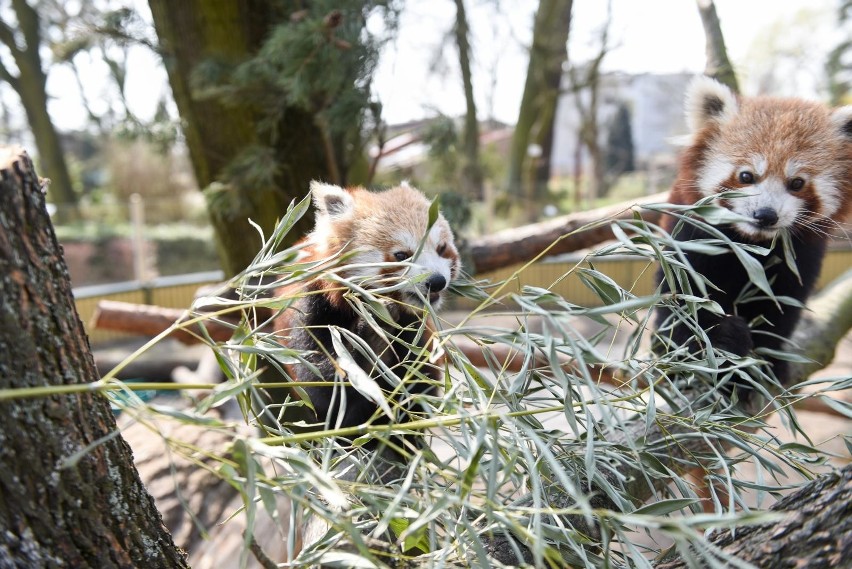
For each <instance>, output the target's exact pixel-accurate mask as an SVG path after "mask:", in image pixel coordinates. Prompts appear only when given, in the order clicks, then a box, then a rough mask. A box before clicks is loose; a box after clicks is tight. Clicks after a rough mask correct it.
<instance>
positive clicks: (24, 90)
mask: <svg viewBox="0 0 852 569" xmlns="http://www.w3.org/2000/svg"><path fill="white" fill-rule="evenodd" d="M12 7H13V8H14V11H15V15H16V16H17V18H18V26H19V28H20V29H21V31H22V33H23V35H24V39H25V40H26V46H25V47H21V46H20V45H18V43H17V42H16V41H15V39H14V36H12V35H11V32H10V31H8V29H6V30H5V31H4V32H3V33H2V34H0V41H2V43H3V44H5V45H6V47H7V48H8V49H9V51H11V52H12V56H13V58H14V60H15V65H17V67H18V76H17V77H13V76H11V74H10V73H9V72H8V71H7V70H6V69H5V68H3V69H2V78H3V79H5V80H6V81H7V82H9V84H10V85H11V86H12V87H13V88H14V89H15V91H16V92H17V93H18V96H19V97H20V98H21V104H22V105H23V107H24V111H25V112H26V115H27V122H28V123H29V125H30V130H32V133H33V138H34V139H35V143H36V148H38V156H39V161H40V162H41V164H42V167H43V168H44V171H45V172H46V174H47V177H48V178H50V186H49V187H48V191H49V192H50V196H51V199H52V201H53V202H54V204H56V206H57V208H58V209H57V213H56V215H57V219H60V220H63V221H65V220H68V221H71V220H75V219H77V218H78V217H79V211H78V209H77V196H76V195H75V193H74V188H73V186H72V184H71V175H70V174H69V173H68V165H67V163H66V162H65V155H64V153H63V152H62V143H61V141H60V139H59V133H57V132H56V128H55V127H54V126H53V122H52V121H51V119H50V114H49V113H48V111H47V90H46V85H47V76H46V75H45V74H44V70H43V69H42V63H41V56H40V54H39V49H40V48H41V29H40V24H39V18H38V13H37V12H36V11H35V9H34V8H33V7H32V6H30V5H29V4H28V3H27V2H26V1H25V0H14V1H13V3H12ZM0 67H2V63H0Z"/></svg>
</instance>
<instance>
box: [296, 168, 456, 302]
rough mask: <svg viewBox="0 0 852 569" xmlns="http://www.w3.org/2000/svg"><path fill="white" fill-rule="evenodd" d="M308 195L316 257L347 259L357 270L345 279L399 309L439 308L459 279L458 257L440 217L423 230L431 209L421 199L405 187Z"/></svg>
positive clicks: (322, 189) (320, 190)
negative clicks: (342, 255)
mask: <svg viewBox="0 0 852 569" xmlns="http://www.w3.org/2000/svg"><path fill="white" fill-rule="evenodd" d="M311 192H312V194H313V199H314V203H315V205H316V209H317V214H316V215H317V217H316V227H315V229H314V231H313V232H311V234H310V235H309V236H308V241H309V243H311V248H312V253H313V254H314V255H315V256H317V257H320V258H322V257H330V256H332V255H334V254H335V253H338V252H343V251H345V252H347V253H352V257H351V259H350V260H349V261H348V263H353V264H355V265H356V266H355V267H352V266H349V267H347V268H346V270H345V275H344V276H346V277H347V278H352V277H355V278H357V279H358V280H360V282H361V286H364V287H367V288H370V289H381V290H383V291H385V292H386V296H388V297H390V298H393V299H395V300H396V301H397V303H398V304H399V305H400V307H402V308H406V307H407V308H410V309H412V310H413V309H415V308H416V307H419V306H422V304H423V300H424V299H428V301H429V302H430V303H431V304H432V306H433V307H437V306H438V305H439V304H440V302H441V299H442V296H443V295H442V293H443V292H444V291H445V290H446V289H447V288H448V286H449V284H450V281H452V279H454V278H456V277H457V276H458V272H459V258H458V251H457V250H456V247H455V244H454V240H453V234H452V231H451V230H450V226H449V224H448V223H447V221H446V219H444V217H443V215H439V216H438V219H437V220H436V221H435V223H434V224H433V225H432V226H431V228H429V227H427V225H428V220H429V207H430V205H431V204H430V203H429V201H428V200H427V199H426V198H425V196H423V194H421V193H420V192H419V191H418V190H416V189H414V188H412V187H410V186H408V185H407V184H403V185H400V186H397V187H395V188H391V189H389V190H385V191H383V192H375V193H374V192H369V191H367V190H365V189H362V188H353V189H347V190H344V189H343V188H339V187H337V186H331V185H328V184H320V183H316V182H315V183H313V184H312V185H311ZM389 263H394V264H395V263H404V264H405V266H402V267H400V266H399V265H390V266H389V265H388V264H389Z"/></svg>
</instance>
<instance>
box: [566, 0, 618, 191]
mask: <svg viewBox="0 0 852 569" xmlns="http://www.w3.org/2000/svg"><path fill="white" fill-rule="evenodd" d="M611 23H612V1H611V0H607V4H606V19H605V20H604V22H603V23H602V24H601V27H600V30H599V34H598V35H599V38H598V42H599V48H598V53H597V54H596V55H595V57H594V58H592V59H591V60H590V61H588V62H587V63H584V64H582V65H572V66H571V67H569V69H568V76H569V77H570V80H571V83H570V85H569V89H570V90H571V91H572V92H573V94H574V96H573V99H574V105H575V106H576V108H577V115H578V116H579V118H580V128H579V130H578V132H577V137H578V142H579V143H580V144H578V148H577V154H576V156H577V160H578V163H577V164H576V165H575V172H576V175H577V178H575V181H576V182H577V183H575V184H574V190H575V191H576V192H577V201H578V203H579V202H580V201H581V200H580V199H579V196H580V195H581V192H580V184H579V175H580V174H585V176H584V178H585V180H586V192H585V194H586V195H585V198H586V199H587V200H595V199H597V198H599V197H603V196H605V195H606V194H607V192H608V191H609V185H608V183H607V177H606V164H605V163H604V146H603V145H602V144H601V142H600V135H601V132H600V131H601V128H600V116H599V115H600V90H601V81H602V78H601V64H603V61H604V58H605V57H606V55H607V53H608V52H609V51H610V49H611V47H610V45H609V28H610V24H611ZM580 146H582V147H584V148H585V149H586V151H587V152H588V154H589V161H590V162H591V165H590V167H589V168H588V169H587V168H585V167H583V165H582V164H581V163H579V160H581V158H580V157H581V150H580ZM588 172H591V175H588Z"/></svg>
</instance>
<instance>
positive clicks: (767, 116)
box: [687, 78, 852, 239]
mask: <svg viewBox="0 0 852 569" xmlns="http://www.w3.org/2000/svg"><path fill="white" fill-rule="evenodd" d="M687 118H688V122H689V124H690V126H691V127H692V128H693V129H694V131H695V137H696V138H695V140H696V141H698V142H697V144H698V146H696V148H699V149H700V151H699V152H700V153H699V154H697V155H695V156H697V158H696V160H695V162H694V164H695V170H694V172H695V178H694V187H695V188H696V189H697V190H698V191H699V192H700V194H701V195H704V196H712V195H715V194H719V193H724V192H727V191H736V192H737V193H739V194H745V197H737V198H730V199H724V200H722V201H721V202H720V203H722V204H723V205H724V206H725V207H728V208H729V209H731V210H732V211H734V212H736V213H738V214H740V215H742V216H744V217H746V218H748V219H749V221H744V222H741V223H738V224H736V225H735V228H736V229H737V230H738V231H739V232H740V233H741V234H743V235H744V236H746V237H750V238H758V239H769V238H771V237H773V236H774V235H775V234H776V233H778V232H779V231H787V230H790V231H798V230H812V231H816V232H820V231H822V232H824V231H825V230H826V229H827V228H828V226H829V225H831V224H833V223H835V222H834V221H833V219H834V218H835V217H842V215H843V214H845V213H846V212H848V210H849V209H850V201H852V196H850V192H852V189H850V185H849V183H850V182H849V179H848V178H849V174H850V161H852V154H850V144H852V128H850V124H852V108H850V107H843V108H841V109H836V110H831V109H828V108H826V107H825V106H823V105H821V104H819V103H811V102H807V101H801V100H794V99H776V98H769V97H758V98H753V99H748V98H747V99H742V100H738V99H737V98H736V97H735V96H734V95H733V94H732V93H731V92H730V90H728V89H727V88H726V87H724V86H722V85H720V84H719V83H716V82H715V81H713V80H710V79H707V78H700V79H698V80H696V81H694V82H693V84H692V85H691V87H690V93H689V95H688V97H687Z"/></svg>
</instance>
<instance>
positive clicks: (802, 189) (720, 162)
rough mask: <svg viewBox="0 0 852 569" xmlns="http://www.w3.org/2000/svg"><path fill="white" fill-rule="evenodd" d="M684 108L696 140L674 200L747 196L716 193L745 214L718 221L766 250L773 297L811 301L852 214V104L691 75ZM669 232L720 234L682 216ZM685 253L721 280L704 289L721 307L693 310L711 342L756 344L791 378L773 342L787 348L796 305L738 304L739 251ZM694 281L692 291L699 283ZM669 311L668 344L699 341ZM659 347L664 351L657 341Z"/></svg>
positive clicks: (671, 221)
mask: <svg viewBox="0 0 852 569" xmlns="http://www.w3.org/2000/svg"><path fill="white" fill-rule="evenodd" d="M686 106H687V119H688V122H689V123H690V124H691V127H692V129H693V133H692V140H691V143H690V145H689V147H688V148H686V149H685V150H684V152H683V153H682V155H681V157H680V161H679V170H678V174H677V178H676V180H675V182H674V185H673V188H672V190H671V193H670V197H669V201H670V202H671V203H674V204H681V205H690V204H694V203H695V202H697V201H698V200H699V199H701V198H704V197H708V196H711V195H716V194H724V193H725V192H727V191H730V190H735V191H737V192H739V193H741V194H744V195H741V196H739V197H737V196H732V197H730V198H725V197H724V196H723V197H722V198H721V199H719V200H718V203H719V204H720V205H722V206H723V207H726V208H728V209H731V210H732V211H734V212H736V213H738V214H740V215H741V216H743V217H742V220H741V221H737V222H735V223H733V224H726V225H720V226H717V227H716V229H717V230H718V231H720V232H721V233H722V234H723V235H724V236H726V237H727V238H728V239H730V240H731V241H734V242H739V243H746V244H756V245H760V246H763V247H765V248H766V249H768V250H769V254H768V255H765V256H764V255H754V257H755V258H756V259H757V260H758V261H759V262H760V263H761V264H762V265H763V268H764V272H765V273H766V276H767V279H768V280H769V282H770V283H771V286H772V290H773V293H774V295H775V296H776V297H790V298H792V299H794V300H796V301H798V302H804V301H805V300H806V299H807V298H808V296H809V295H810V293H811V291H812V290H813V287H814V284H815V282H816V280H817V277H818V276H819V273H820V269H821V266H822V259H823V257H824V254H825V250H826V246H827V242H828V240H829V239H830V233H831V232H832V231H833V230H836V229H838V228H841V231H839V233H841V234H842V233H843V230H842V227H841V226H842V223H843V222H844V220H846V219H847V218H848V216H849V215H850V214H852V107H841V108H839V109H830V108H828V107H826V106H824V105H822V104H820V103H815V102H809V101H803V100H798V99H782V98H773V97H754V98H748V97H736V96H735V95H733V94H732V93H731V92H730V90H728V89H727V88H726V87H724V86H722V85H720V84H718V83H716V82H714V81H712V80H709V79H707V78H700V79H697V80H696V81H695V82H694V83H693V85H692V86H691V87H690V92H689V94H688V96H687V105H686ZM676 223H677V219H676V218H675V217H674V216H667V218H666V219H665V220H664V222H663V227H664V228H665V229H666V230H668V231H670V232H671V231H673V230H674V229H675V227H676ZM782 232H786V233H788V234H789V237H790V240H791V243H792V246H793V253H794V255H795V263H796V271H793V270H791V269H790V268H789V266H788V265H787V264H786V261H785V254H784V252H783V249H782V244H781V241H782V240H781V239H778V238H777V237H778V234H779V233H782ZM674 237H675V239H677V240H680V241H692V240H698V239H701V240H703V239H713V238H714V235H712V234H711V233H710V232H708V231H706V230H704V229H702V228H699V227H696V226H695V225H693V224H689V223H683V224H680V225H679V226H678V228H677V232H676V233H675V234H674ZM686 257H687V260H688V261H689V263H690V265H691V266H692V267H693V269H694V270H695V271H696V272H697V273H699V274H701V275H703V276H704V277H706V278H707V279H708V280H709V281H710V283H712V285H715V286H708V287H707V290H708V296H709V299H710V300H713V301H715V302H716V303H718V304H719V306H721V308H722V310H723V311H724V313H725V315H724V316H718V315H716V314H713V313H710V312H709V311H707V310H699V312H698V323H697V324H698V328H700V329H702V330H705V331H706V332H707V336H708V338H709V339H710V340H711V342H712V345H713V347H715V348H719V349H722V350H725V351H728V352H732V353H736V354H739V355H745V354H746V353H748V352H750V351H751V350H753V349H756V353H757V355H758V357H761V358H764V359H766V360H767V361H768V362H769V363H770V364H771V368H772V370H773V372H774V374H775V376H776V377H777V378H778V380H779V381H780V382H781V383H782V384H787V383H789V381H790V379H791V378H789V376H788V366H787V362H786V361H784V359H783V358H778V357H775V356H773V355H772V354H771V352H769V351H766V350H775V351H778V350H780V351H784V350H787V349H789V346H788V345H787V343H786V340H788V339H789V338H790V336H791V335H792V333H793V331H794V329H795V327H796V324H797V323H798V320H799V316H800V314H801V308H799V307H798V306H794V305H791V304H789V303H786V304H785V303H783V302H777V301H775V299H769V298H764V299H760V298H757V299H755V298H752V299H751V300H750V301H749V302H738V296H739V295H740V293H741V292H742V291H743V290H744V288H745V287H747V286H750V284H751V279H750V276H749V274H748V271H746V270H745V268H744V267H743V265H742V263H741V261H740V260H739V259H738V258H737V257H736V255H734V254H733V253H730V252H729V253H725V254H721V255H709V254H705V253H699V252H696V251H689V252H687V253H686ZM796 273H798V275H797V274H796ZM661 285H662V290H663V292H664V293H667V292H674V293H679V294H680V293H684V292H687V291H681V290H675V291H671V290H670V289H669V283H668V282H667V281H666V280H664V279H663V280H662V283H661ZM691 288H692V292H693V293H694V292H695V290H696V288H695V286H694V283H692V285H691ZM673 299H675V301H676V299H677V296H674V297H673ZM672 314H673V310H672V308H671V307H661V308H659V309H658V310H657V315H656V318H655V324H656V327H657V329H658V331H660V330H664V333H661V334H659V335H658V338H660V337H666V338H667V339H668V344H667V345H668V348H666V349H670V348H672V347H674V346H677V345H689V346H691V349H692V351H695V350H696V349H700V347H699V344H700V342H698V339H697V338H696V336H695V334H694V331H693V330H692V329H690V327H689V326H687V325H685V324H684V323H682V322H678V321H676V320H673V319H671V318H670V317H671V316H672ZM664 323H667V324H666V325H664ZM668 324H672V325H671V326H669V325H668ZM655 349H657V350H658V351H659V350H660V349H663V348H661V347H660V344H657V345H656V348H655Z"/></svg>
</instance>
